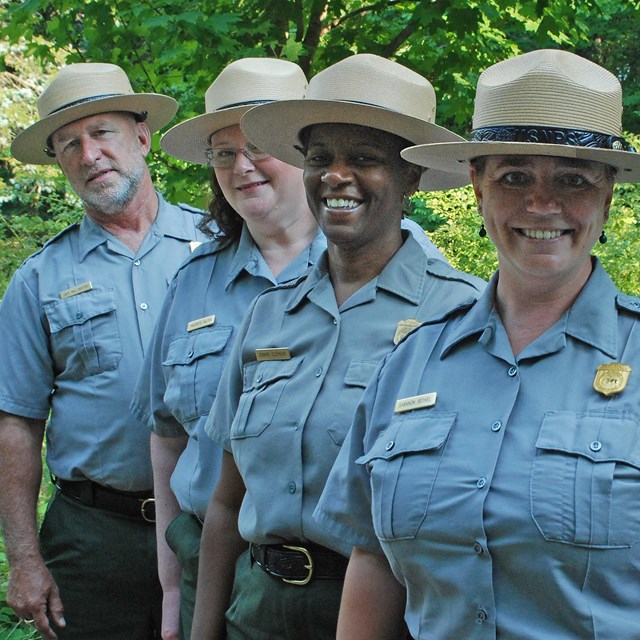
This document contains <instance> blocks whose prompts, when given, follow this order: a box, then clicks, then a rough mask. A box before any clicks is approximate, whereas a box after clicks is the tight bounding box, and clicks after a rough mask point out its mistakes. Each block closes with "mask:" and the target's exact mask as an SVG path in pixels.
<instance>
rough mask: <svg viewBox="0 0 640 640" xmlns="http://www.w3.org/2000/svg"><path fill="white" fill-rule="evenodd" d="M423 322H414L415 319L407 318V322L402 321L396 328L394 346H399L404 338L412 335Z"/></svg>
mask: <svg viewBox="0 0 640 640" xmlns="http://www.w3.org/2000/svg"><path fill="white" fill-rule="evenodd" d="M421 324H422V322H418V320H414V319H413V318H407V319H406V320H400V322H398V326H397V327H396V334H395V335H394V336H393V344H398V342H400V340H402V338H404V337H405V336H406V335H408V334H409V333H411V332H412V331H413V330H414V329H415V328H416V327H419V326H420V325H421Z"/></svg>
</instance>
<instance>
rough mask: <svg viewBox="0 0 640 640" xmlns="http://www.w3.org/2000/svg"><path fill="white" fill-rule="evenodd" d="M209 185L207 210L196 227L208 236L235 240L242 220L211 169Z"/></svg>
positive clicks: (240, 230)
mask: <svg viewBox="0 0 640 640" xmlns="http://www.w3.org/2000/svg"><path fill="white" fill-rule="evenodd" d="M209 186H210V187H211V199H210V201H209V206H208V212H207V213H206V214H205V215H204V216H203V217H202V220H201V221H200V224H198V228H199V229H200V231H202V233H204V234H205V235H207V236H209V237H210V238H220V237H225V238H229V239H230V240H236V239H237V238H239V237H240V233H241V232H242V225H243V224H244V221H243V220H242V217H241V216H240V214H239V213H238V212H237V211H236V210H235V209H234V208H233V207H232V206H231V205H230V204H229V201H228V200H227V199H226V198H225V197H224V194H223V193H222V189H221V188H220V183H219V182H218V179H217V178H216V172H215V171H214V170H213V169H212V170H211V176H210V178H209ZM212 223H214V224H212Z"/></svg>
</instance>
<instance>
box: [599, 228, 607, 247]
mask: <svg viewBox="0 0 640 640" xmlns="http://www.w3.org/2000/svg"><path fill="white" fill-rule="evenodd" d="M606 241H607V234H606V233H605V232H604V229H603V230H602V233H601V234H600V237H599V238H598V242H599V243H600V244H604V243H605V242H606Z"/></svg>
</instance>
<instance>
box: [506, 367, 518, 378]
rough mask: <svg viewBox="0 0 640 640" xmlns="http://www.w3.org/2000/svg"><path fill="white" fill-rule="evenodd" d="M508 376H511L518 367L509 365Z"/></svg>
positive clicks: (515, 372) (516, 371)
mask: <svg viewBox="0 0 640 640" xmlns="http://www.w3.org/2000/svg"><path fill="white" fill-rule="evenodd" d="M507 373H508V374H509V377H510V378H513V376H515V375H516V374H517V373H518V367H509V371H507Z"/></svg>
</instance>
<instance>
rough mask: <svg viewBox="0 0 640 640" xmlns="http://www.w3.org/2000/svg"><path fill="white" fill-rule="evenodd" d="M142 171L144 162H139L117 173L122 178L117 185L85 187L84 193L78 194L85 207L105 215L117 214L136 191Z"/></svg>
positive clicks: (127, 203) (128, 202)
mask: <svg viewBox="0 0 640 640" xmlns="http://www.w3.org/2000/svg"><path fill="white" fill-rule="evenodd" d="M144 171H145V164H144V163H143V162H141V163H140V164H138V165H136V166H135V167H134V168H133V169H132V170H131V171H128V172H126V173H123V172H120V174H119V175H120V177H121V178H122V182H121V184H120V185H119V186H117V187H112V186H105V187H97V188H94V189H87V190H86V191H85V192H84V193H82V194H78V195H79V196H80V198H81V200H82V202H83V203H84V205H85V207H86V208H87V209H90V210H93V211H95V212H96V213H99V214H102V215H105V216H110V215H111V216H112V215H116V214H119V213H121V212H122V211H123V209H125V208H126V207H127V206H128V205H129V204H130V203H131V201H132V200H133V198H134V197H135V195H136V194H137V193H138V189H139V187H140V183H141V182H142V176H143V173H144Z"/></svg>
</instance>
